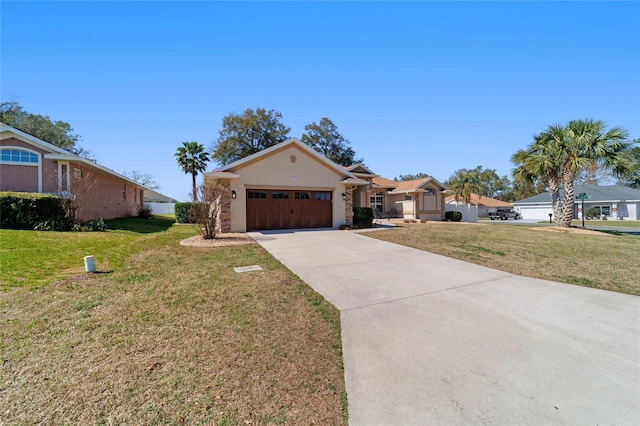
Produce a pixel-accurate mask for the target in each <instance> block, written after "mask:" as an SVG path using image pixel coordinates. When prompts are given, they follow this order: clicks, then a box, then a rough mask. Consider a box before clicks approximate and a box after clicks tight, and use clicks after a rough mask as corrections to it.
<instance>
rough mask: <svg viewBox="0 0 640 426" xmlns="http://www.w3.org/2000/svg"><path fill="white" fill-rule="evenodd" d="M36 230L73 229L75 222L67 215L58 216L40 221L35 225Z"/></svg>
mask: <svg viewBox="0 0 640 426" xmlns="http://www.w3.org/2000/svg"><path fill="white" fill-rule="evenodd" d="M33 229H34V230H36V231H71V230H74V223H73V221H72V220H71V219H69V218H68V217H66V216H58V217H54V218H51V219H47V220H43V221H42V222H38V223H36V224H35V225H34V227H33Z"/></svg>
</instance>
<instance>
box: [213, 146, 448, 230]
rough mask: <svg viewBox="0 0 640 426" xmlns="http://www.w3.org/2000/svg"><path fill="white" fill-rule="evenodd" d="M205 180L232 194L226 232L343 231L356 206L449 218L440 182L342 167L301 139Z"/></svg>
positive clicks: (225, 208) (223, 209) (226, 213)
mask: <svg viewBox="0 0 640 426" xmlns="http://www.w3.org/2000/svg"><path fill="white" fill-rule="evenodd" d="M204 182H205V186H209V185H215V184H222V185H224V186H226V187H227V188H228V190H229V191H230V193H231V196H230V197H225V201H224V203H225V205H223V206H221V212H222V213H221V218H220V228H221V231H222V232H245V231H255V230H268V229H296V228H338V227H340V226H342V225H351V224H352V222H353V207H373V208H374V210H375V211H377V212H378V213H379V214H380V215H382V214H384V213H386V214H391V213H394V214H395V215H397V216H398V217H411V218H424V219H427V218H431V219H432V220H433V219H435V220H442V219H443V217H444V197H443V195H442V190H443V189H444V188H443V187H442V185H441V184H440V183H439V182H438V181H436V180H435V179H433V178H427V179H421V180H419V181H411V182H394V181H389V180H386V179H382V178H380V177H379V176H378V175H376V174H375V173H373V172H372V171H371V170H369V169H367V168H366V167H365V166H363V165H355V166H351V167H341V166H339V165H337V164H335V163H333V162H332V161H330V160H329V159H327V158H326V157H324V156H322V155H321V154H320V153H318V152H317V151H315V150H314V149H312V148H310V147H309V146H308V145H306V144H304V143H302V142H301V141H299V140H298V139H289V140H287V141H285V142H282V143H280V144H277V145H275V146H272V147H270V148H267V149H265V150H262V151H260V152H258V153H255V154H253V155H250V156H248V157H245V158H243V159H241V160H238V161H236V162H233V163H231V164H228V165H226V166H223V167H221V168H219V169H217V170H214V171H212V172H207V173H205V174H204Z"/></svg>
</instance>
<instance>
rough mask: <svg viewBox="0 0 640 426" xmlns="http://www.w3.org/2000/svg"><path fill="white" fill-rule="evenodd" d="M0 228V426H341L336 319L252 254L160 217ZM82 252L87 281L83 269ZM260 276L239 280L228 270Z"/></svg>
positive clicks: (275, 265)
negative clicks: (104, 224)
mask: <svg viewBox="0 0 640 426" xmlns="http://www.w3.org/2000/svg"><path fill="white" fill-rule="evenodd" d="M109 227H110V228H111V230H110V231H108V232H103V233H99V232H98V233H56V232H36V231H12V230H0V250H2V251H1V254H0V256H1V260H2V266H1V267H2V275H1V280H2V283H1V284H2V291H1V292H0V313H1V315H0V318H1V321H2V324H1V327H0V359H1V360H2V364H1V371H2V384H1V385H0V390H1V392H0V393H1V394H2V398H0V401H2V402H0V412H1V413H2V414H1V415H0V417H2V418H5V419H11V420H10V421H11V422H12V423H15V424H35V423H46V424H112V423H113V424H176V425H178V424H226V425H236V424H346V410H347V407H346V393H345V384H344V372H343V368H342V352H341V336H340V317H339V312H338V311H337V310H336V309H335V308H334V307H332V306H331V305H330V304H329V303H327V302H326V301H325V300H324V299H323V298H322V297H321V296H319V295H318V294H317V293H315V292H314V291H313V290H312V289H311V288H309V287H308V286H307V285H306V284H304V283H303V282H302V281H300V279H299V278H297V277H296V276H295V275H293V274H292V273H291V272H290V271H289V270H287V269H286V268H284V267H283V266H282V265H281V264H280V263H279V262H278V261H277V260H276V259H274V258H273V257H272V256H271V255H270V254H269V253H267V252H266V251H265V250H263V249H262V248H261V247H260V246H259V245H258V244H255V243H254V244H248V245H243V246H234V247H219V248H208V249H205V248H194V247H184V246H180V245H179V241H180V240H182V239H184V238H187V237H189V236H192V235H194V228H193V227H192V226H188V225H187V226H185V225H173V223H172V220H171V219H167V218H154V219H152V220H148V221H145V220H142V219H123V220H116V221H109ZM85 255H94V256H95V258H96V266H97V269H98V271H99V272H101V273H98V274H88V273H86V272H84V262H83V257H84V256H85ZM247 265H260V266H261V267H262V269H263V270H262V271H258V272H250V273H244V274H239V273H236V272H234V271H233V269H232V268H233V267H236V266H247Z"/></svg>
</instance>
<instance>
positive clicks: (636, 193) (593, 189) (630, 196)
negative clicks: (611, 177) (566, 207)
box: [514, 185, 640, 204]
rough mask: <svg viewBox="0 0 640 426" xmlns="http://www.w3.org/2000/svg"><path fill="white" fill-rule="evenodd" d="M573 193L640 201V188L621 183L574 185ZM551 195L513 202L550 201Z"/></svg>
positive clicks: (615, 199) (592, 196) (604, 198)
mask: <svg viewBox="0 0 640 426" xmlns="http://www.w3.org/2000/svg"><path fill="white" fill-rule="evenodd" d="M574 192H575V195H578V194H581V193H585V194H587V195H588V196H589V197H591V198H589V202H594V201H640V189H635V188H629V187H628V186H623V185H608V186H599V185H575V187H574ZM560 198H562V199H564V190H562V189H561V190H560ZM550 202H551V197H550V196H549V193H548V192H543V193H542V194H538V195H534V196H533V197H529V198H525V199H523V200H519V201H515V202H514V204H526V203H534V204H536V203H550Z"/></svg>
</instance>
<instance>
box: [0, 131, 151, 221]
mask: <svg viewBox="0 0 640 426" xmlns="http://www.w3.org/2000/svg"><path fill="white" fill-rule="evenodd" d="M145 189H146V188H145V187H143V186H142V185H140V184H138V183H136V182H134V181H132V180H130V179H127V178H126V177H124V176H122V175H120V174H118V173H115V172H114V171H112V170H109V169H107V168H106V167H103V166H101V165H99V164H96V163H94V162H92V161H90V160H87V159H86V158H83V157H80V156H77V155H75V154H72V153H71V152H69V151H66V150H64V149H62V148H59V147H57V146H55V145H52V144H50V143H48V142H45V141H43V140H41V139H38V138H36V137H34V136H31V135H29V134H27V133H25V132H22V131H20V130H18V129H15V128H13V127H11V126H8V125H6V124H3V123H0V191H15V192H38V193H45V194H55V195H61V196H67V197H69V196H74V197H75V198H76V200H77V203H78V209H77V211H76V219H77V220H80V221H86V220H91V219H111V218H115V217H125V216H131V215H132V214H135V213H136V212H137V209H138V207H139V206H142V205H143V204H144V190H145Z"/></svg>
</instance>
